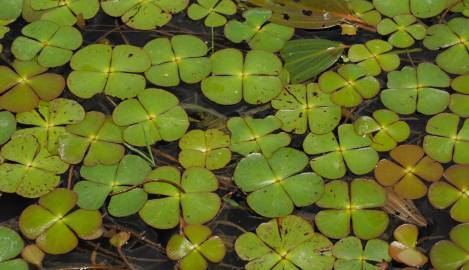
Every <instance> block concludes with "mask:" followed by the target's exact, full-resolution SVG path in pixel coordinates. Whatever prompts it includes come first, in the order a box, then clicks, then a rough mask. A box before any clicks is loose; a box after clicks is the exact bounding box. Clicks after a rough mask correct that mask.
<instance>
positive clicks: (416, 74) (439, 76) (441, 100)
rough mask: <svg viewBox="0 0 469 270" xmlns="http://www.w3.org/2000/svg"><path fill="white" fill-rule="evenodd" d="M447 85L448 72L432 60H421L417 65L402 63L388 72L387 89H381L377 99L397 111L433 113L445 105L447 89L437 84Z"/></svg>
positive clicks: (447, 99) (442, 109)
mask: <svg viewBox="0 0 469 270" xmlns="http://www.w3.org/2000/svg"><path fill="white" fill-rule="evenodd" d="M449 85H450V78H449V77H448V75H446V73H445V72H444V71H443V70H441V69H440V68H439V67H437V66H436V65H434V64H430V63H421V64H419V65H418V66H417V68H414V67H410V66H406V67H404V68H402V70H400V71H393V72H390V73H388V87H389V89H386V90H383V91H381V101H382V102H383V104H384V106H386V107H387V108H389V109H390V110H392V111H394V112H397V113H399V114H412V113H414V112H415V111H417V112H419V113H422V114H425V115H433V114H437V113H440V112H442V111H444V110H445V109H446V107H447V106H448V104H449V93H448V92H446V91H445V90H441V89H439V88H444V87H449Z"/></svg>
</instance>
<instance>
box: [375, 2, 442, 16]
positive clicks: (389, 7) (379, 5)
mask: <svg viewBox="0 0 469 270" xmlns="http://www.w3.org/2000/svg"><path fill="white" fill-rule="evenodd" d="M447 2H448V1H447V0H425V1H422V0H396V1H392V2H390V1H387V0H373V5H374V6H375V8H376V9H377V10H378V11H379V12H381V14H383V15H385V16H387V17H394V16H397V15H404V14H410V13H412V14H413V15H414V16H416V17H418V18H430V17H433V16H436V15H438V14H440V13H441V12H442V11H443V10H444V9H445V8H446V6H447Z"/></svg>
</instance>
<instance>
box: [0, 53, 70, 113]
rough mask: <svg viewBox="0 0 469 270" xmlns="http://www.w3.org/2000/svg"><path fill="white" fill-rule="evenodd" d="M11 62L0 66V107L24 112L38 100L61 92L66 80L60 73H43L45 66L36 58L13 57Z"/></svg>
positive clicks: (53, 97)
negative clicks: (34, 59) (23, 59)
mask: <svg viewBox="0 0 469 270" xmlns="http://www.w3.org/2000/svg"><path fill="white" fill-rule="evenodd" d="M11 66H12V67H13V69H14V71H13V70H12V69H10V68H9V67H7V66H0V108H3V109H6V110H8V111H11V112H27V111H30V110H32V109H34V108H36V107H37V105H38V104H39V100H45V101H50V100H53V99H55V98H57V97H58V96H60V94H61V93H62V91H63V89H64V88H65V80H64V78H63V77H62V76H61V75H59V74H54V73H45V72H46V71H47V68H45V67H43V66H41V65H39V64H37V63H36V62H35V61H19V60H15V61H14V62H13V63H12V64H11Z"/></svg>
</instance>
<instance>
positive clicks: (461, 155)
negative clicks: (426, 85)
mask: <svg viewBox="0 0 469 270" xmlns="http://www.w3.org/2000/svg"><path fill="white" fill-rule="evenodd" d="M459 122H460V118H459V116H457V115H456V114H452V113H440V114H437V115H435V116H433V117H432V118H430V120H428V122H427V126H426V128H425V131H426V132H427V133H428V135H426V136H425V137H424V139H423V149H424V150H425V153H426V154H427V155H428V156H430V157H431V158H433V159H434V160H436V161H438V162H441V163H448V162H450V161H451V160H452V161H454V162H456V163H459V164H469V151H468V149H469V119H464V122H463V124H462V127H461V128H460V129H459ZM458 129H459V132H458Z"/></svg>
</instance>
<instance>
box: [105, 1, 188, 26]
mask: <svg viewBox="0 0 469 270" xmlns="http://www.w3.org/2000/svg"><path fill="white" fill-rule="evenodd" d="M188 4H189V0H172V1H161V0H149V1H141V0H103V1H101V8H102V9H103V11H104V12H105V13H106V14H108V15H110V16H113V17H121V20H122V21H123V22H124V23H125V24H126V25H128V26H130V27H132V28H135V29H139V30H151V29H154V28H157V27H161V26H163V25H165V24H167V23H168V22H169V21H170V20H171V18H172V16H173V14H176V13H179V12H181V11H182V10H184V9H185V8H186V7H187V5H188Z"/></svg>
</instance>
